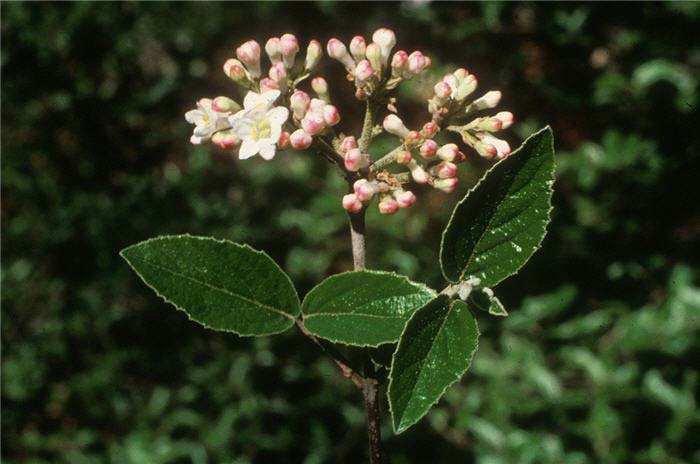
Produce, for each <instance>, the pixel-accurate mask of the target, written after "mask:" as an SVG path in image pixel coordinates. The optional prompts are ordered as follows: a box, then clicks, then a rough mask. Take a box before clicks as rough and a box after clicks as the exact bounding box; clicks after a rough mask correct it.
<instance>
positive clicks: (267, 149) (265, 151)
mask: <svg viewBox="0 0 700 464" xmlns="http://www.w3.org/2000/svg"><path fill="white" fill-rule="evenodd" d="M276 151H277V147H276V146H275V144H274V143H263V144H261V146H260V156H261V157H262V158H263V159H265V160H268V161H270V160H271V159H272V158H274V157H275V152H276Z"/></svg>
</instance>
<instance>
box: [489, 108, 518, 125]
mask: <svg viewBox="0 0 700 464" xmlns="http://www.w3.org/2000/svg"><path fill="white" fill-rule="evenodd" d="M494 117H495V118H496V119H498V120H500V121H501V124H502V126H501V129H508V128H509V127H510V126H512V125H513V121H514V119H515V117H514V116H513V113H511V112H510V111H501V112H500V113H497V114H496V116H494Z"/></svg>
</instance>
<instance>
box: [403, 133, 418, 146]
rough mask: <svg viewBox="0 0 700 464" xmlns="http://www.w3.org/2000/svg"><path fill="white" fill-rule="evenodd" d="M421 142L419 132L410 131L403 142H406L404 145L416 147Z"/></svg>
mask: <svg viewBox="0 0 700 464" xmlns="http://www.w3.org/2000/svg"><path fill="white" fill-rule="evenodd" d="M420 141H421V136H420V132H418V131H414V130H412V131H410V132H409V133H408V135H407V136H406V138H405V139H404V142H406V145H416V144H417V143H418V142H420Z"/></svg>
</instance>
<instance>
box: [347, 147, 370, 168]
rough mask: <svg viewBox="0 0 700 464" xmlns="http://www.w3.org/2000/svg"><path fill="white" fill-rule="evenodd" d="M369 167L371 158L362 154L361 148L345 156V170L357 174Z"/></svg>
mask: <svg viewBox="0 0 700 464" xmlns="http://www.w3.org/2000/svg"><path fill="white" fill-rule="evenodd" d="M367 166H369V156H367V155H366V154H364V153H362V152H361V151H360V149H359V148H353V149H352V150H349V151H348V152H347V153H346V154H345V169H347V170H348V171H351V172H357V171H359V170H360V169H362V168H366V167H367Z"/></svg>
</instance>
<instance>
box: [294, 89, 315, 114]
mask: <svg viewBox="0 0 700 464" xmlns="http://www.w3.org/2000/svg"><path fill="white" fill-rule="evenodd" d="M309 102H311V98H309V94H307V93H306V92H304V91H303V90H297V91H296V92H294V93H293V94H292V96H291V97H289V108H290V109H291V110H292V113H293V114H294V117H295V118H297V119H301V118H303V117H304V115H305V114H306V110H307V109H308V108H309Z"/></svg>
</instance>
